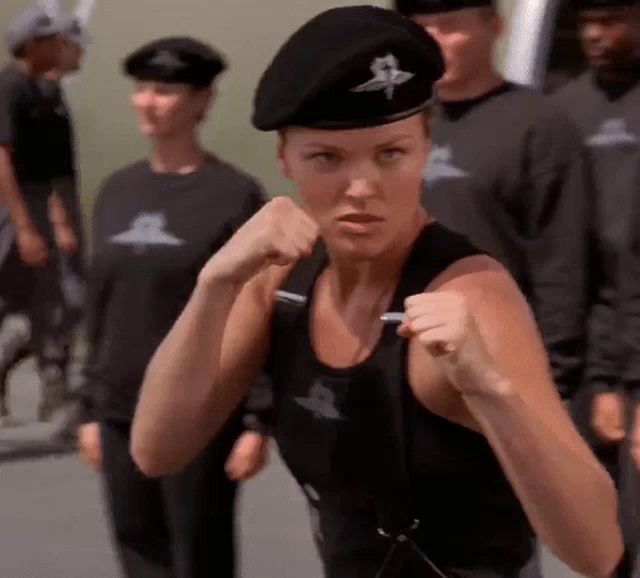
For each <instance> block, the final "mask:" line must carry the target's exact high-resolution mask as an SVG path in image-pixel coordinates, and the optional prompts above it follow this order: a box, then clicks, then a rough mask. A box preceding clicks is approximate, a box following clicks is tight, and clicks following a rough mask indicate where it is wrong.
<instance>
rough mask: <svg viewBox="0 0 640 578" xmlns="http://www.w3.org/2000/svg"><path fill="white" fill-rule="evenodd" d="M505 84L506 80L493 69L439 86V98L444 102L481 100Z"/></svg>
mask: <svg viewBox="0 0 640 578" xmlns="http://www.w3.org/2000/svg"><path fill="white" fill-rule="evenodd" d="M503 83H504V78H502V76H500V74H498V72H497V71H496V70H495V69H494V68H493V67H491V68H490V69H488V70H486V71H485V73H484V74H478V75H476V76H474V77H473V78H468V79H464V81H461V82H458V83H454V84H450V85H447V84H443V85H438V86H437V92H438V98H439V99H440V100H441V101H442V102H460V101H463V100H473V99H474V98H480V97H481V96H484V95H485V94H488V93H490V92H491V91H492V90H495V89H496V88H498V87H499V86H500V85H501V84H503Z"/></svg>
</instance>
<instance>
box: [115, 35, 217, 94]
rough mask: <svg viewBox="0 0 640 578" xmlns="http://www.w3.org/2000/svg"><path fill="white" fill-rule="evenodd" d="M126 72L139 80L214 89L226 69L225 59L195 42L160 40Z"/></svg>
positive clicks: (130, 60) (130, 61)
mask: <svg viewBox="0 0 640 578" xmlns="http://www.w3.org/2000/svg"><path fill="white" fill-rule="evenodd" d="M123 68H124V71H125V73H126V74H127V75H129V76H132V77H133V78H135V79H137V80H152V81H157V82H168V83H181V84H190V85H192V86H196V87H203V88H204V87H206V86H210V85H211V83H212V82H213V80H214V79H215V77H216V76H218V74H220V73H221V72H222V71H223V70H225V68H226V63H225V60H224V57H223V56H222V55H220V54H219V53H218V52H216V51H215V50H214V49H213V48H211V47H210V46H208V45H207V44H204V43H203V42H200V41H199V40H195V39H193V38H186V37H185V38H181V37H176V38H160V39H158V40H154V41H153V42H150V43H149V44H145V45H144V46H142V47H141V48H138V50H136V51H135V52H133V53H132V54H130V55H129V56H128V57H127V58H126V59H125V61H124V66H123Z"/></svg>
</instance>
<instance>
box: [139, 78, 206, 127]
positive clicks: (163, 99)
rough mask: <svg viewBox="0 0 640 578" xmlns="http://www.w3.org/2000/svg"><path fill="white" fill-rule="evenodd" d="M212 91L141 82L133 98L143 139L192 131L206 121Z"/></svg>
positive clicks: (186, 86)
mask: <svg viewBox="0 0 640 578" xmlns="http://www.w3.org/2000/svg"><path fill="white" fill-rule="evenodd" d="M210 99H211V89H208V88H205V89H197V88H194V87H192V86H189V85H186V84H173V83H164V82H155V81H139V82H137V83H136V85H135V88H134V90H133V93H132V95H131V104H132V106H133V109H134V110H135V112H136V117H137V120H138V126H139V128H140V132H142V134H143V135H145V136H148V137H151V138H163V137H164V138H166V137H173V136H176V135H179V134H181V133H184V132H190V131H192V130H193V129H194V128H195V127H196V126H197V125H198V124H199V123H200V121H201V120H202V119H203V118H204V117H205V115H206V112H207V109H208V108H209V102H210Z"/></svg>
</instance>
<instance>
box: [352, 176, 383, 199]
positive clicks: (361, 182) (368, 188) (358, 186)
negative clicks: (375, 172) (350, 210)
mask: <svg viewBox="0 0 640 578" xmlns="http://www.w3.org/2000/svg"><path fill="white" fill-rule="evenodd" d="M375 195H376V186H375V184H374V183H373V182H372V181H371V179H367V178H363V177H359V178H353V179H351V180H350V182H349V186H348V188H347V190H346V191H345V196H347V197H348V198H350V199H353V200H366V199H369V198H371V197H373V196H375Z"/></svg>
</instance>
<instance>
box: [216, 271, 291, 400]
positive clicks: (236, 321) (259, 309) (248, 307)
mask: <svg viewBox="0 0 640 578" xmlns="http://www.w3.org/2000/svg"><path fill="white" fill-rule="evenodd" d="M276 277H277V278H276ZM279 277H280V272H278V274H277V275H275V276H274V275H273V272H272V271H269V270H267V271H264V272H262V273H261V274H259V275H257V276H256V277H254V278H253V279H252V280H251V281H249V282H248V283H246V284H245V286H244V287H243V288H242V290H241V291H240V293H239V294H238V296H237V297H236V300H235V302H234V304H233V306H232V308H231V311H230V313H229V317H228V318H227V322H226V324H225V328H224V333H223V338H222V346H221V351H220V370H219V374H218V375H219V379H218V381H219V383H220V384H221V385H222V386H223V389H224V390H225V391H233V392H234V399H233V400H231V401H232V403H234V404H237V403H239V402H240V401H241V400H242V398H243V397H244V395H245V394H246V392H247V390H248V388H249V386H250V384H251V383H253V382H254V381H255V380H256V379H257V378H258V376H259V375H260V374H261V373H262V372H263V369H264V366H265V364H266V360H267V355H268V353H269V334H270V324H271V314H272V310H273V299H272V295H273V293H274V287H275V286H276V283H277V282H278V279H279Z"/></svg>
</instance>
